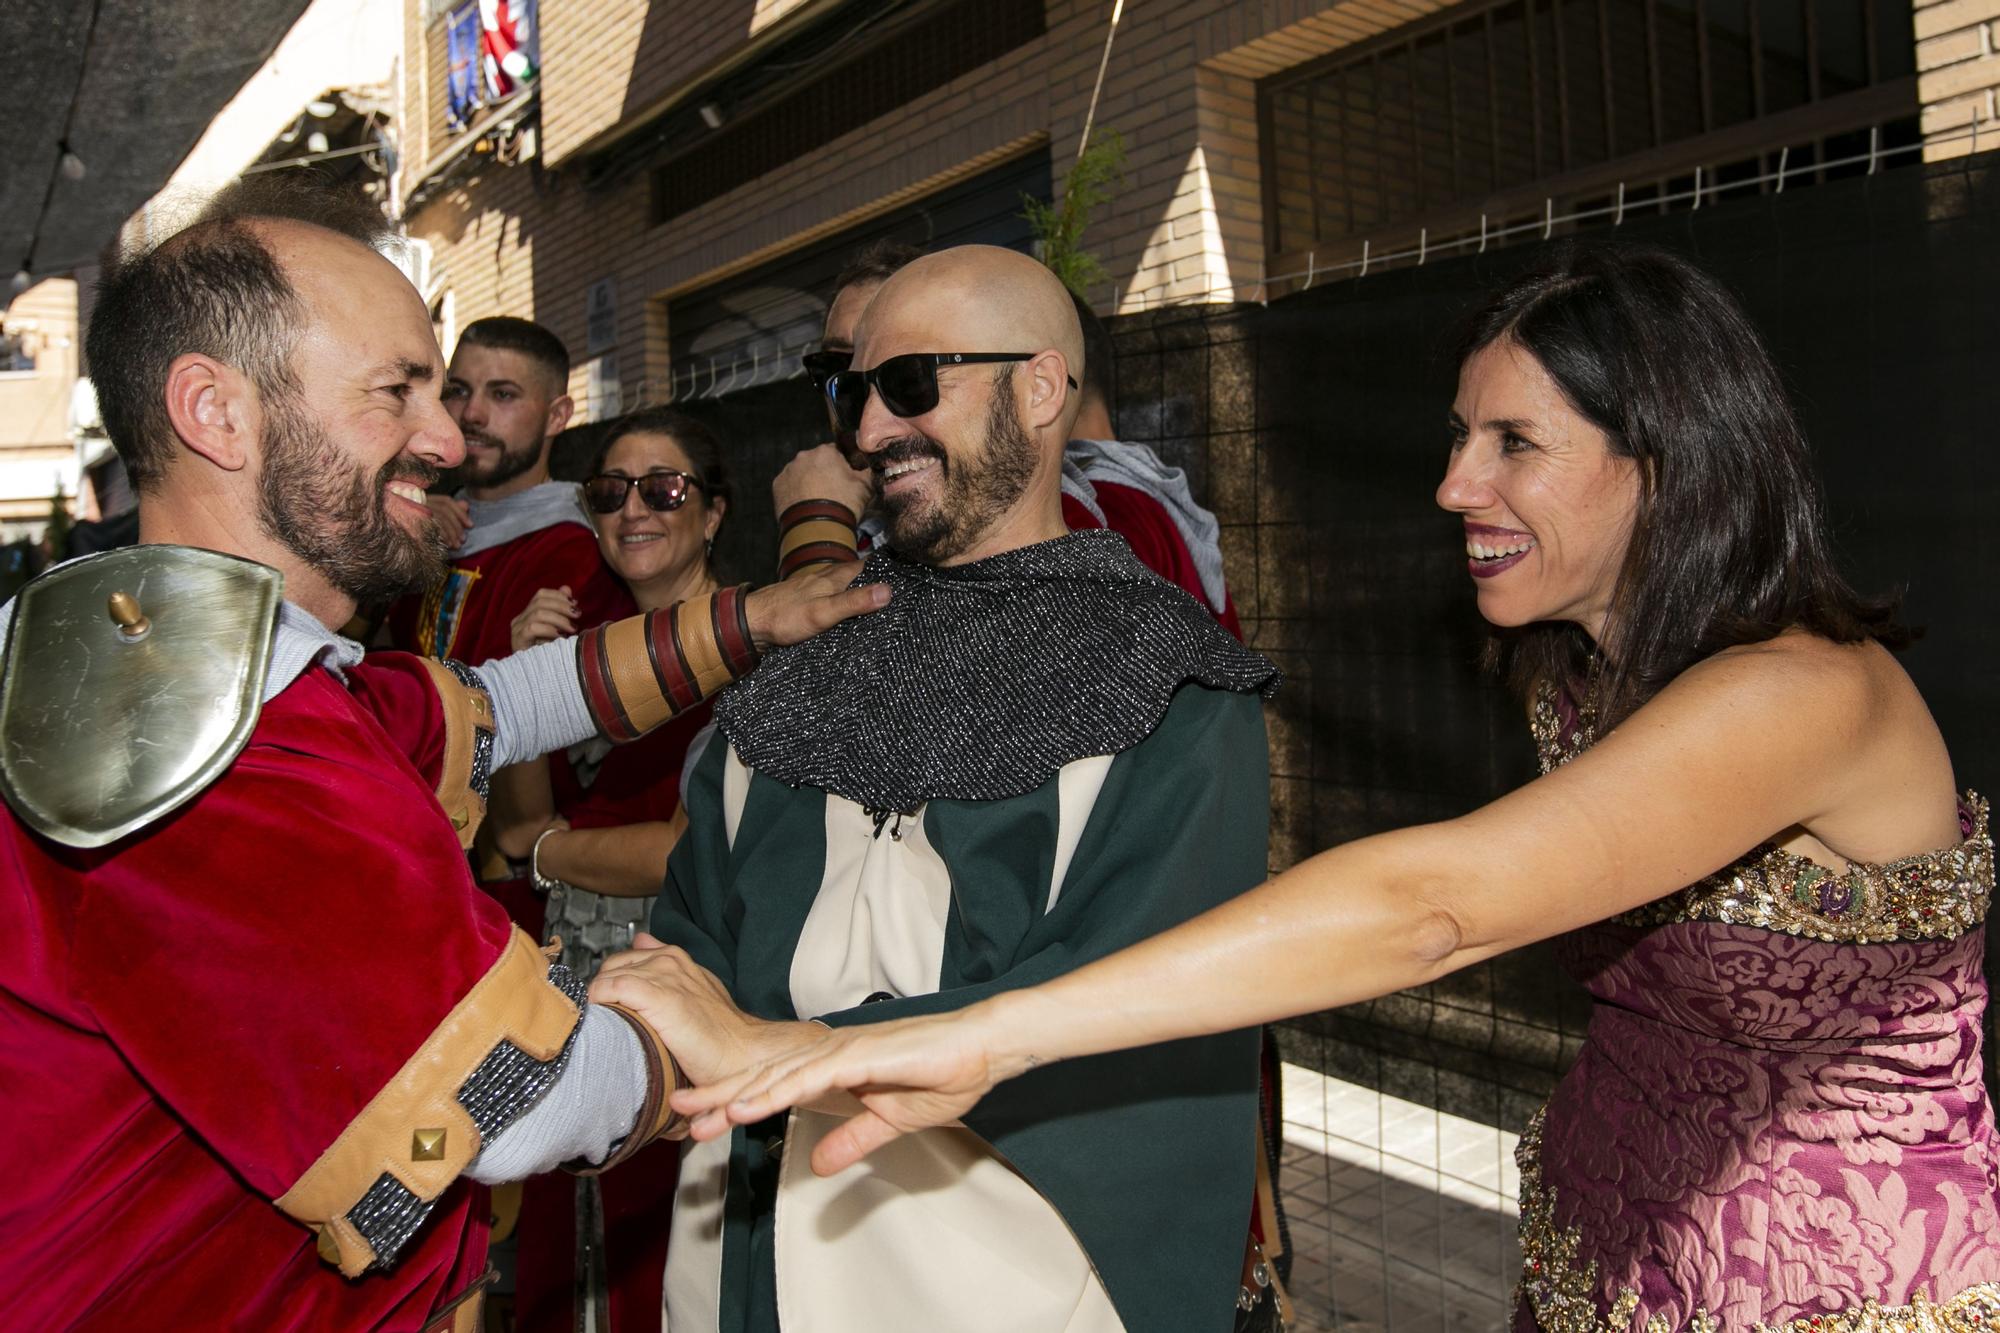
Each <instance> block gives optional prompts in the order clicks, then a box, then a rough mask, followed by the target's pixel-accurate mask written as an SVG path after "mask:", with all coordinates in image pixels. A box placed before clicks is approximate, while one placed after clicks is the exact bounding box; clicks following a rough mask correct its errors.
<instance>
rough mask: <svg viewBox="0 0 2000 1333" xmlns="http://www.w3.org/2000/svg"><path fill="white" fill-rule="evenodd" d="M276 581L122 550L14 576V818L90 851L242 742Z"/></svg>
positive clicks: (226, 761) (193, 783)
mask: <svg viewBox="0 0 2000 1333" xmlns="http://www.w3.org/2000/svg"><path fill="white" fill-rule="evenodd" d="M283 598H284V576H283V575H281V574H280V573H279V572H278V571H277V570H275V569H272V568H270V567H269V566H267V565H260V564H256V563H254V562H252V561H249V560H242V559H238V558H237V557H235V556H229V555H223V554H220V553H219V552H216V551H205V550H200V549H197V548H195V547H189V546H134V547H127V548H125V549H123V550H117V551H106V552H104V553H103V554H101V555H92V556H86V557H84V558H83V559H81V560H72V561H70V562H69V563H68V564H64V565H61V566H58V567H57V568H55V569H52V570H50V571H49V572H48V573H46V574H44V575H42V576H41V577H40V578H38V579H36V580H34V581H33V582H32V583H30V584H28V586H27V587H25V588H23V589H22V590H21V593H20V595H19V596H18V597H17V598H16V599H15V601H14V617H13V621H12V623H11V624H10V625H9V627H8V631H7V645H6V650H5V654H4V657H0V794H4V795H5V797H6V799H7V804H8V805H10V806H12V807H13V809H14V813H15V814H16V815H18V816H19V817H20V818H21V820H22V822H23V823H25V824H27V825H28V826H29V827H30V828H32V829H34V830H35V831H36V832H37V833H40V834H42V835H43V836H44V837H47V838H51V839H53V840H55V841H56V842H60V843H65V844H67V845H69V846H71V847H102V846H103V845H105V844H106V843H109V842H115V841H116V840H117V839H119V838H122V837H124V836H125V835H126V834H128V833H131V832H133V831H134V830H136V829H140V828H143V827H144V826H146V825H147V824H149V823H151V822H153V821H154V820H156V819H158V818H160V817H161V816H162V815H165V814H167V813H169V812H170V811H173V810H175V809H178V808H179V807H180V806H181V805H182V804H183V803H185V802H187V801H189V800H191V799H193V798H194V797H195V796H196V795H197V794H199V793H200V792H201V791H202V790H203V789H204V788H206V787H207V786H208V785H209V784H210V783H212V782H214V781H215V779H216V778H218V777H220V776H221V775H222V773H223V771H224V770H225V769H227V768H228V767H229V765H230V763H231V762H232V761H234V760H235V758H236V756H237V754H238V753H239V752H240V751H241V750H242V749H243V746H244V745H245V743H247V742H248V741H249V739H250V732H251V729H252V728H253V727H255V726H256V724H257V714H258V710H259V708H260V706H261V699H262V696H263V689H264V675H265V671H266V670H267V669H268V667H269V666H270V661H271V643H272V640H273V639H274V638H275V636H276V632H277V623H278V607H279V604H280V603H281V601H282V600H283Z"/></svg>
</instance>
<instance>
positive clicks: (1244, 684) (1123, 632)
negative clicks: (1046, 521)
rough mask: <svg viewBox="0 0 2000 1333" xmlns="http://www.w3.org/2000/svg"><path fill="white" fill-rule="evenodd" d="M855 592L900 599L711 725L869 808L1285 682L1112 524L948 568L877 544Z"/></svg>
mask: <svg viewBox="0 0 2000 1333" xmlns="http://www.w3.org/2000/svg"><path fill="white" fill-rule="evenodd" d="M857 582H859V583H886V584H888V585H889V587H890V589H891V591H892V593H893V596H892V598H891V600H890V602H889V605H888V606H887V607H885V608H884V609H882V610H880V611H877V612H875V613H874V614H872V615H866V616H861V617H858V618H856V619H854V620H849V621H846V622H845V623H843V624H840V625H836V626H835V627H834V628H832V629H830V630H828V631H827V632H826V633H824V634H821V635H819V636H818V637H817V638H813V639H808V640H806V641H805V642H804V643H801V644H798V645H795V646H794V647H790V648H782V649H777V650H775V651H773V652H771V653H770V654H768V655H767V656H766V657H765V659H764V662H763V664H762V665H761V666H759V667H758V669H757V670H756V671H755V672H753V673H752V674H751V675H750V676H749V677H748V678H747V679H745V680H743V681H741V682H739V683H738V684H737V685H735V686H733V687H732V688H731V689H729V690H728V691H726V692H725V693H724V694H723V695H722V697H721V698H720V700H719V701H718V702H717V704H716V710H715V720H716V728H717V730H719V731H720V732H721V733H722V735H723V736H724V737H726V738H727V739H728V741H729V743H730V744H731V745H732V746H734V747H735V749H736V751H737V753H738V754H740V755H741V756H742V757H743V762H744V763H745V764H747V765H748V766H749V767H750V768H752V769H754V770H756V771H757V772H759V773H762V774H764V775H766V776H768V777H772V778H775V779H777V780H778V781H780V782H783V783H785V784H787V785H788V786H793V787H821V788H824V789H825V790H827V791H829V792H831V793H833V794H834V795H836V796H844V797H846V798H848V799H849V800H852V801H855V802H857V803H859V804H861V805H862V806H864V807H867V808H869V809H872V810H914V809H915V808H916V807H917V806H919V805H922V804H923V803H924V802H926V801H930V800H938V799H951V800H962V801H997V800H1005V799H1007V798H1009V797H1013V796H1019V795H1021V794H1022V793H1024V792H1029V791H1033V790H1034V789H1035V788H1037V787H1039V786H1041V785H1042V784H1043V783H1044V782H1047V781H1048V780H1049V779H1050V778H1051V777H1053V776H1055V774H1056V773H1057V772H1058V771H1060V770H1061V768H1062V766H1063V765H1064V764H1067V763H1070V762H1072V761H1074V760H1077V759H1083V758H1087V757H1089V756H1091V755H1102V754H1117V753H1120V752H1122V751H1124V750H1128V749H1130V748H1131V747H1132V746H1134V745H1137V744H1138V743H1139V742H1140V741H1142V740H1144V739H1145V738H1146V737H1147V736H1148V735H1150V734H1151V733H1152V731H1153V728H1154V727H1156V726H1157V725H1158V724H1159V721H1160V718H1161V717H1162V716H1164V715H1165V713H1166V711H1167V705H1168V704H1169V703H1170V702H1171V701H1172V699H1173V696H1174V692H1175V691H1176V690H1178V689H1179V688H1180V687H1181V686H1182V685H1184V684H1186V683H1188V682H1190V681H1193V682H1195V683H1197V684H1200V685H1203V686H1206V687H1208V688H1210V689H1217V690H1228V691H1233V692H1237V693H1245V694H1249V693H1256V694H1262V695H1265V696H1267V697H1268V696H1269V695H1270V694H1271V693H1272V692H1273V691H1275V690H1276V689H1277V686H1278V670H1277V668H1276V667H1274V666H1272V665H1271V663H1270V662H1269V661H1267V660H1266V659H1265V658H1263V657H1262V656H1260V655H1258V654H1257V653H1254V652H1251V651H1250V650H1249V649H1247V648H1245V647H1243V645H1241V644H1240V643H1238V642H1236V640H1234V639H1233V638H1231V637H1230V636H1229V635H1228V634H1227V633H1225V632H1224V631H1223V630H1222V629H1221V628H1219V627H1218V626H1217V625H1216V623H1215V620H1214V618H1213V617H1212V616H1211V615H1209V613H1208V611H1207V609H1206V608H1204V607H1203V606H1201V604H1200V603H1198V602H1196V601H1195V600H1194V599H1193V598H1192V597H1190V596H1188V595H1187V594H1186V593H1185V592H1183V591H1182V590H1181V589H1179V588H1177V587H1174V586H1173V585H1172V584H1170V583H1167V582H1166V581H1165V580H1163V579H1161V578H1159V577H1158V576H1157V575H1155V574H1153V573H1152V571H1150V570H1148V569H1147V568H1146V567H1145V566H1144V565H1141V564H1140V563H1139V561H1138V559H1137V558H1136V557H1135V556H1133V554H1132V550H1131V548H1130V547H1129V546H1127V545H1126V543H1125V539H1124V538H1123V537H1120V536H1119V535H1118V534H1117V533H1115V532H1109V531H1103V530H1099V531H1091V532H1073V533H1070V534H1069V535H1067V536H1064V537H1059V538H1057V539H1055V540H1054V541H1048V542H1041V543H1038V544H1036V545H1034V546H1027V547H1023V548H1021V549H1019V550H1015V551H1007V552H1004V553H1002V554H1000V555H997V556H993V557H991V558H990V559H986V560H980V561H976V562H974V563H972V564H969V565H961V566H957V567H954V568H945V569H934V568H931V567H929V566H925V565H919V564H915V563H912V562H910V561H907V560H903V559H900V558H898V557H897V556H896V555H895V554H894V552H887V551H878V552H876V553H875V554H873V555H871V556H870V557H869V559H868V563H867V564H866V565H865V566H864V567H863V569H862V572H861V576H860V578H859V579H858V580H857Z"/></svg>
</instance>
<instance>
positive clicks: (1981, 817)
mask: <svg viewBox="0 0 2000 1333" xmlns="http://www.w3.org/2000/svg"><path fill="white" fill-rule="evenodd" d="M1989 813H1990V812H1989V810H1988V807H1987V804H1986V801H1985V800H1984V799H1983V798H1981V797H1980V796H1979V795H1978V794H1977V793H1975V792H1970V791H1968V792H1966V793H1965V795H1964V796H1963V797H1961V798H1960V800H1959V806H1958V821H1959V829H1960V832H1961V833H1962V834H1963V835H1964V840H1963V841H1961V842H1960V843H1959V844H1958V845H1957V846H1956V847H1950V848H1947V849H1945V850H1943V851H1937V852H1925V853H1923V854H1922V855H1919V856H1907V857H1904V858H1902V859H1901V860H1897V861H1890V862H1888V863H1887V864H1885V865H1872V864H1869V863H1867V862H1863V861H1855V862H1851V863H1850V864H1849V866H1848V869H1847V872H1846V873H1845V874H1839V873H1836V872H1835V871H1832V870H1828V869H1827V868H1826V867H1825V866H1823V865H1820V864H1819V863H1818V862H1816V861H1809V860H1807V859H1806V858H1805V857H1803V856H1797V855H1795V854H1793V853H1791V852H1787V851H1782V850H1780V849H1778V848H1776V847H1770V846H1765V847H1760V848H1758V849H1757V850H1756V851H1754V852H1752V853H1751V854H1750V855H1749V856H1747V857H1745V858H1744V859H1743V860H1741V861H1738V862H1737V863H1736V864H1735V865H1733V866H1730V867H1729V868H1728V869H1726V870H1723V871H1720V872H1718V873H1716V874H1713V875H1710V876H1709V877H1708V878H1707V879H1704V880H1702V881H1701V882H1699V883H1697V884H1692V885H1690V886H1688V887H1687V888H1685V889H1682V890H1681V891H1680V892H1679V893H1676V894H1674V895H1673V896H1672V897H1670V898H1662V899H1660V900H1659V901H1658V902H1655V903H1648V904H1646V905H1645V906H1644V907H1638V908H1634V909H1633V910H1632V911H1630V912H1625V913H1622V914H1621V915H1619V916H1617V917H1614V918H1612V919H1613V920H1615V921H1617V922H1618V923H1619V924H1621V925H1628V926H1662V925H1670V924H1672V923H1674V922H1679V921H1719V922H1724V923H1726V924H1729V925H1739V926H1761V927H1763V928H1764V929H1766V930H1775V931H1780V932H1782V933H1784V934H1787V935H1799V936H1804V937H1806V938H1808V939H1815V940H1824V941H1826V942H1828V943H1832V944H1887V943H1890V942H1892V941H1896V940H1943V939H1951V938H1952V937H1954V936H1957V935H1961V934H1963V933H1965V932H1966V931H1968V930H1971V929H1972V928H1973V927H1974V926H1977V925H1979V924H1980V923H1981V922H1983V921H1985V920H1986V911H1987V907H1988V905H1989V904H1990V903H1991V902H1992V900H1993V839H1992V835H1991V833H1990V831H1989V829H1988V817H1989Z"/></svg>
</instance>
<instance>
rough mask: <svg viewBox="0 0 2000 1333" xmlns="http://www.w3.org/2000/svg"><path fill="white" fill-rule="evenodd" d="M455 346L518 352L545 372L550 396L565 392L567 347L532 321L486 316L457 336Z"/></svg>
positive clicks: (567, 368) (567, 376) (567, 365)
mask: <svg viewBox="0 0 2000 1333" xmlns="http://www.w3.org/2000/svg"><path fill="white" fill-rule="evenodd" d="M458 343H459V346H461V347H463V346H465V345H466V344H468V343H470V344H471V345H472V346H474V347H490V348H492V349H493V350H494V351H496V352H519V353H520V354H521V355H522V356H525V357H527V358H528V359H529V360H530V361H532V362H534V363H535V364H536V365H538V366H540V367H541V368H542V369H543V370H545V371H547V372H548V373H549V382H550V384H551V385H552V389H551V392H550V397H554V398H559V397H561V396H562V395H563V394H565V393H567V392H568V391H569V348H567V347H565V346H563V340H562V339H560V338H558V337H556V335H555V334H553V333H550V332H549V331H548V330H547V329H545V328H543V327H542V326H541V325H540V324H537V323H535V321H534V320H532V319H517V318H515V317H514V316H513V315H488V316H487V317H486V318H485V319H475V320H474V321H472V323H470V324H468V325H466V326H465V331H464V332H463V333H461V334H459V335H458Z"/></svg>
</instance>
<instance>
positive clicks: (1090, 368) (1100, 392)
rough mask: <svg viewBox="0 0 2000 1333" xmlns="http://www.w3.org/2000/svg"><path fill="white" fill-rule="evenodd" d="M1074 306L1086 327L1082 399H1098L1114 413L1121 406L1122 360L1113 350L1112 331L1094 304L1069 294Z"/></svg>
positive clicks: (1084, 327)
mask: <svg viewBox="0 0 2000 1333" xmlns="http://www.w3.org/2000/svg"><path fill="white" fill-rule="evenodd" d="M1069 299H1070V303H1071V304H1072V305H1074V306H1075V307H1076V322H1077V323H1078V324H1080V325H1081V326H1082V327H1083V375H1082V377H1081V379H1080V381H1079V382H1080V383H1081V384H1082V385H1083V388H1082V390H1081V392H1080V395H1079V397H1080V398H1081V400H1082V401H1084V402H1088V401H1090V400H1091V399H1092V398H1095V399H1096V400H1097V401H1098V402H1100V403H1103V404H1104V410H1105V411H1107V412H1109V411H1114V410H1116V408H1117V406H1118V356H1117V353H1115V352H1113V351H1112V350H1111V330H1110V329H1107V328H1105V327H1104V321H1103V320H1101V319H1099V318H1098V317H1097V312H1096V311H1095V310H1092V309H1091V308H1090V302H1088V301H1086V300H1084V299H1083V298H1082V297H1081V296H1078V295H1077V294H1076V293H1075V292H1071V293H1070V294H1069Z"/></svg>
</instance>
